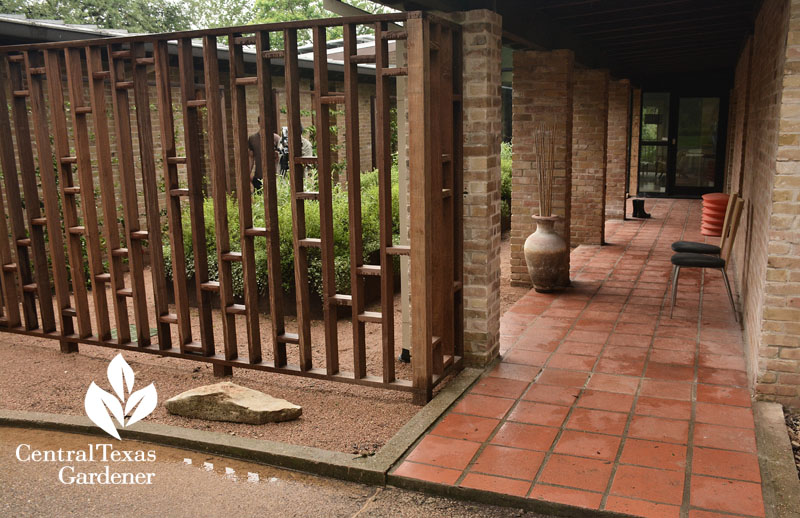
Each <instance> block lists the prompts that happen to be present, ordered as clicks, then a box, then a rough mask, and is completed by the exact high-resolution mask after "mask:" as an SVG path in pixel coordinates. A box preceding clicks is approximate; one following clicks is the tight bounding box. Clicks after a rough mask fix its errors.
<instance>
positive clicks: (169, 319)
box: [158, 313, 178, 324]
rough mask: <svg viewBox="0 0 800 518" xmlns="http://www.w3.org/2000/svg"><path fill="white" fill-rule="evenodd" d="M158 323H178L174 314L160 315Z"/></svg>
mask: <svg viewBox="0 0 800 518" xmlns="http://www.w3.org/2000/svg"><path fill="white" fill-rule="evenodd" d="M158 321H159V322H162V323H164V324H177V323H178V315H176V314H175V313H167V314H166V315H161V316H160V317H158Z"/></svg>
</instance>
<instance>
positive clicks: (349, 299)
mask: <svg viewBox="0 0 800 518" xmlns="http://www.w3.org/2000/svg"><path fill="white" fill-rule="evenodd" d="M330 300H331V302H332V303H333V304H336V305H337V306H352V305H353V296H352V295H345V294H343V293H337V294H336V295H334V296H332V297H331V298H330Z"/></svg>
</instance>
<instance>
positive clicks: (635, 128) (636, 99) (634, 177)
mask: <svg viewBox="0 0 800 518" xmlns="http://www.w3.org/2000/svg"><path fill="white" fill-rule="evenodd" d="M641 116H642V89H641V88H634V89H633V102H632V105H631V171H630V173H629V174H628V195H629V196H636V194H637V193H638V192H639V133H640V124H641Z"/></svg>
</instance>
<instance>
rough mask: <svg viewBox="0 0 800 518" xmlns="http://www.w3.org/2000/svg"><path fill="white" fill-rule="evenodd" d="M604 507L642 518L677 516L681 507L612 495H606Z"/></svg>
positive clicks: (676, 517)
mask: <svg viewBox="0 0 800 518" xmlns="http://www.w3.org/2000/svg"><path fill="white" fill-rule="evenodd" d="M604 509H605V510H607V511H616V512H618V513H625V514H631V515H633V516H642V517H644V518H678V517H679V516H680V515H681V508H680V506H677V505H667V504H656V503H653V502H645V501H644V500H633V499H631V498H623V497H621V496H614V495H611V496H609V497H608V500H606V506H605V508H604Z"/></svg>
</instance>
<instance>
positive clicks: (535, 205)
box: [511, 50, 575, 286]
mask: <svg viewBox="0 0 800 518" xmlns="http://www.w3.org/2000/svg"><path fill="white" fill-rule="evenodd" d="M574 61H575V57H574V55H573V53H572V51H569V50H555V51H549V52H542V51H516V52H514V83H513V87H514V89H513V99H512V102H513V110H512V124H513V133H514V154H513V166H512V167H513V170H512V180H511V182H512V187H511V189H512V193H513V194H512V196H511V283H512V284H513V285H516V286H530V277H529V276H528V269H527V266H526V265H525V256H524V253H523V246H524V244H525V240H526V239H527V238H528V236H529V235H530V234H531V233H532V232H533V231H534V230H536V229H535V224H534V222H533V220H532V219H531V216H533V215H535V214H538V213H539V199H538V194H537V191H538V187H537V183H536V175H537V173H536V169H535V166H534V163H535V159H536V157H535V155H534V152H533V138H532V136H533V128H534V125H535V124H536V123H537V122H540V121H541V122H545V123H548V124H552V125H553V126H554V127H555V132H556V137H555V141H556V151H555V176H554V180H553V213H554V215H557V216H561V218H562V219H561V220H560V221H559V222H558V223H557V224H556V231H557V232H558V233H559V234H561V236H563V237H564V239H565V240H566V241H567V244H568V245H569V240H570V232H569V229H570V205H571V196H572V184H571V178H572V134H573V132H572V88H573V81H572V76H573V65H574Z"/></svg>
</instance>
